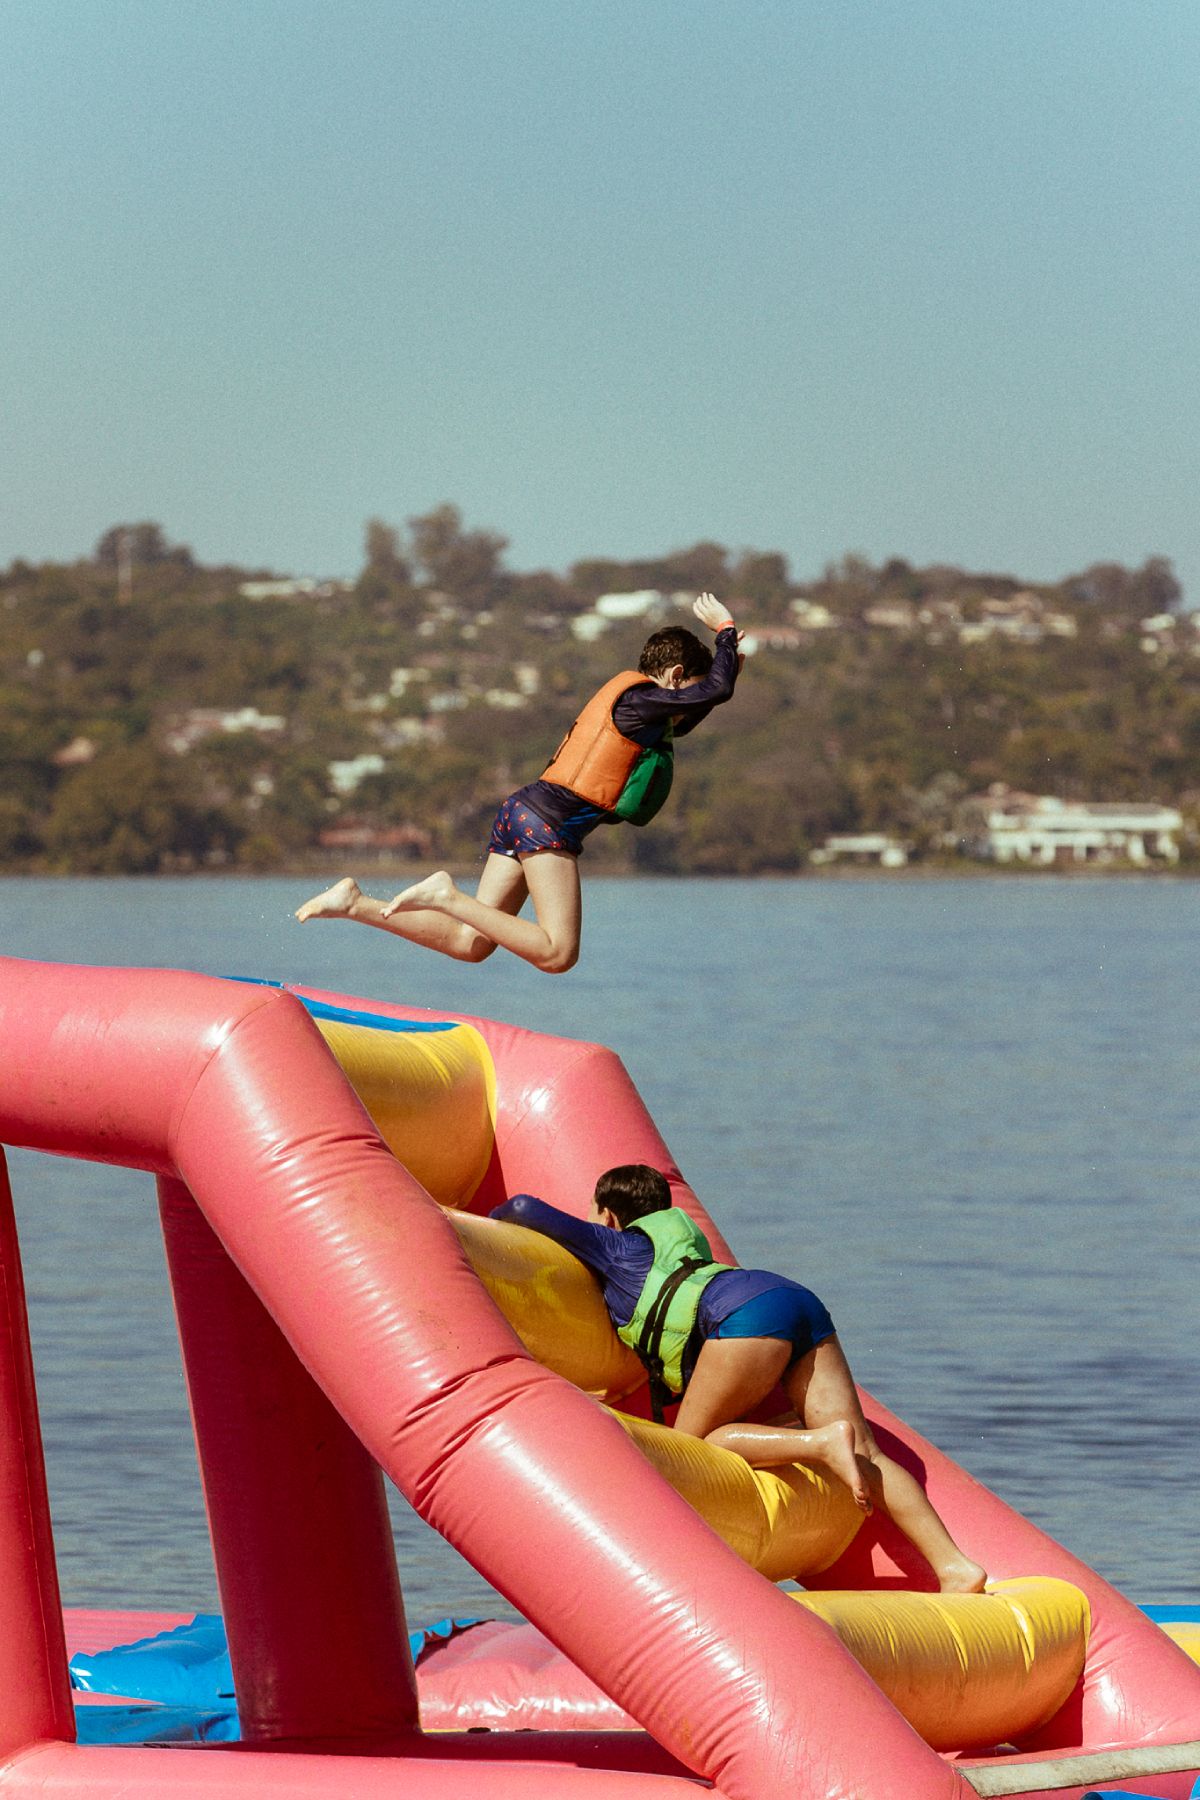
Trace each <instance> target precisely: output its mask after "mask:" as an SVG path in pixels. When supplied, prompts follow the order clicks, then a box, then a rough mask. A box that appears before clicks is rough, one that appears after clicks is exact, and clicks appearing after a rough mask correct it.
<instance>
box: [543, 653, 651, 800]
mask: <svg viewBox="0 0 1200 1800" xmlns="http://www.w3.org/2000/svg"><path fill="white" fill-rule="evenodd" d="M649 683H650V677H649V676H648V675H640V674H639V673H638V672H637V670H636V669H626V670H625V671H624V672H623V673H622V674H620V675H614V676H613V678H612V680H611V681H606V682H605V684H604V686H603V687H602V688H601V689H600V691H599V692H598V693H595V694H593V695H592V697H591V699H590V700H589V701H588V703H587V705H586V706H585V707H584V709H583V711H582V712H581V713H580V715H579V717H578V718H577V719H576V721H575V723H574V724H573V725H572V727H571V729H570V731H568V733H567V735H566V737H565V738H564V739H563V741H562V743H561V744H560V745H559V746H558V749H557V750H556V751H555V752H554V755H553V756H552V757H551V759H550V762H549V765H548V766H547V767H546V768H545V769H544V770H543V771H542V780H543V781H556V782H557V783H558V785H559V786H560V787H565V788H570V790H571V792H572V793H573V794H578V795H579V798H580V799H581V800H590V801H591V803H592V805H593V806H603V807H604V808H605V809H606V811H608V812H611V811H612V809H613V807H614V806H615V805H616V804H617V801H618V800H619V799H620V798H621V790H622V788H623V787H624V786H625V783H626V782H627V781H628V780H629V776H630V773H631V771H632V769H633V765H634V763H635V762H636V761H637V759H638V757H639V756H640V755H641V754H642V746H641V744H635V743H634V741H633V739H632V738H627V737H625V736H624V735H623V734H622V733H621V732H619V731H618V730H617V728H616V726H615V725H614V724H613V719H612V709H613V707H614V706H615V705H616V704H617V701H618V700H619V699H620V697H621V695H622V694H623V693H625V692H626V691H627V690H628V689H629V688H631V687H646V686H648V685H649Z"/></svg>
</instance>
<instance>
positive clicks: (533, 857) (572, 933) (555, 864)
mask: <svg viewBox="0 0 1200 1800" xmlns="http://www.w3.org/2000/svg"><path fill="white" fill-rule="evenodd" d="M510 860H511V859H509V858H507V857H498V856H496V855H494V854H493V855H492V856H491V857H489V858H488V865H487V868H488V869H490V868H491V865H492V863H494V862H500V863H505V862H508V861H510ZM520 874H521V878H522V880H523V882H524V883H525V884H526V886H527V887H528V890H529V897H530V899H531V900H532V901H533V910H534V913H535V915H536V917H535V918H533V919H520V918H517V917H516V916H515V915H516V912H517V909H516V908H515V907H512V908H507V907H504V906H501V905H498V904H497V903H496V902H495V901H493V900H491V899H490V896H489V894H488V893H485V891H484V885H483V883H482V882H481V883H480V888H479V894H478V896H472V895H470V894H464V893H463V892H462V890H461V888H457V887H455V885H454V883H453V881H452V880H451V879H450V877H449V875H447V874H446V872H445V870H444V869H439V870H438V872H437V873H436V874H435V875H430V876H427V878H426V879H425V880H424V881H418V882H417V883H416V884H415V885H414V886H413V887H410V888H405V890H404V892H403V893H401V894H397V895H396V898H395V899H394V900H391V901H389V902H388V904H387V905H386V906H385V907H384V908H383V909H382V911H381V914H380V923H383V924H387V925H388V926H390V927H391V928H392V929H393V930H398V931H402V930H403V927H402V926H401V924H400V920H401V919H403V918H404V917H406V916H407V917H409V918H412V917H414V916H415V917H423V916H424V915H426V914H427V913H431V914H433V915H434V916H437V915H439V914H441V915H444V916H445V918H446V919H447V920H449V921H453V922H456V923H457V925H458V926H459V927H460V928H465V929H467V930H469V931H470V932H472V933H476V934H478V935H479V936H480V937H483V938H486V939H488V940H489V941H490V942H491V943H492V944H499V945H500V947H501V948H502V949H504V950H511V951H512V952H513V954H514V956H520V957H523V958H524V960H525V961H526V962H528V963H532V964H533V966H534V968H535V969H542V970H544V972H545V973H546V974H548V975H561V974H563V973H564V972H565V971H566V970H567V969H573V968H574V967H575V964H576V962H577V960H578V957H579V934H580V930H581V926H582V907H581V900H580V891H579V862H578V858H576V857H574V856H569V855H568V854H567V853H566V851H563V850H537V851H534V852H533V853H532V854H530V855H528V856H523V857H522V858H521V863H520ZM484 875H485V878H486V875H487V869H485V870H484ZM393 921H395V923H393Z"/></svg>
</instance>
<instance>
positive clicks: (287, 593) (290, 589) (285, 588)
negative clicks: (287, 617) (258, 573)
mask: <svg viewBox="0 0 1200 1800" xmlns="http://www.w3.org/2000/svg"><path fill="white" fill-rule="evenodd" d="M348 587H349V583H348V582H345V581H315V580H314V579H313V577H312V576H311V575H299V576H296V577H294V578H290V579H288V580H282V581H243V582H242V583H241V584H240V585H239V587H238V593H239V594H240V595H241V596H242V599H243V600H311V599H312V598H313V596H314V595H317V596H318V597H319V598H321V599H328V597H329V595H330V594H336V593H339V592H340V593H345V592H346V591H347V589H348Z"/></svg>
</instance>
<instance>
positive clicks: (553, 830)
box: [296, 594, 741, 975]
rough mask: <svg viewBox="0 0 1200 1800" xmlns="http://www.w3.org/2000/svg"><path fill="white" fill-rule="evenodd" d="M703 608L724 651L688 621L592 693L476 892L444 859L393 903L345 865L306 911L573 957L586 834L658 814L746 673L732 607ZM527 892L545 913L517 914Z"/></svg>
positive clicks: (503, 822)
mask: <svg viewBox="0 0 1200 1800" xmlns="http://www.w3.org/2000/svg"><path fill="white" fill-rule="evenodd" d="M692 610H693V612H694V613H695V615H696V617H697V618H698V619H699V620H700V621H701V622H702V623H703V624H705V625H707V626H708V628H709V630H710V631H713V632H715V634H716V654H715V655H714V654H713V652H712V651H711V650H709V649H708V648H707V646H706V645H704V644H702V643H701V642H700V640H699V638H697V637H696V636H695V635H694V634H693V633H692V632H690V631H686V630H684V628H683V627H682V626H678V625H674V626H668V627H666V629H664V630H662V631H656V632H655V633H654V635H653V636H652V637H651V638H649V639H648V640H647V642H646V644H645V647H644V648H643V650H642V654H641V657H640V659H639V661H638V666H637V669H636V670H632V669H627V670H625V671H623V672H622V673H621V674H620V675H615V676H614V677H613V679H612V680H611V681H609V682H606V683H605V685H604V686H603V687H602V688H601V689H600V690H599V692H598V693H596V694H594V695H593V696H592V698H591V700H589V701H588V704H587V705H586V706H585V707H584V709H583V711H582V712H581V713H580V714H579V717H578V718H577V719H576V720H575V723H574V724H573V725H572V726H571V729H570V730H569V731H568V733H567V735H566V737H565V738H564V739H563V741H562V743H561V744H560V745H559V747H558V749H557V750H556V751H555V753H554V756H553V758H552V759H551V761H550V763H549V765H548V767H547V768H546V769H545V771H544V772H543V774H542V776H541V778H540V779H539V780H537V781H534V782H531V783H530V784H529V786H527V787H523V788H519V789H518V790H517V792H516V793H515V794H510V795H509V797H508V799H507V800H505V801H504V802H503V804H502V805H501V807H500V810H499V812H498V813H497V814H496V820H495V823H494V824H493V826H492V835H491V840H490V842H489V844H488V858H487V862H486V863H485V864H484V869H483V874H482V875H481V877H480V880H479V887H478V891H477V892H476V894H475V895H474V896H472V895H470V894H464V893H463V891H462V889H461V888H458V887H456V886H455V884H454V882H453V881H452V880H451V878H450V876H449V875H448V874H447V873H446V871H445V870H444V869H439V870H438V872H437V873H436V874H434V875H429V876H427V877H426V879H425V880H424V881H418V882H417V883H416V884H415V885H414V886H412V887H409V888H405V889H404V891H403V893H400V894H397V895H396V896H395V898H394V899H392V900H389V901H387V902H386V903H385V902H384V901H381V900H373V899H372V898H371V897H370V895H368V894H364V893H363V892H362V890H361V889H360V887H359V885H358V883H357V882H356V881H355V880H354V879H353V877H351V876H346V877H345V878H344V879H343V880H341V881H337V882H335V883H334V885H333V886H332V887H331V888H328V889H327V890H326V891H325V892H324V893H323V894H317V895H315V896H314V897H313V898H312V899H311V900H308V901H306V902H305V904H304V905H303V906H302V907H300V908H299V910H298V911H297V913H296V917H297V918H298V919H299V920H300V921H301V923H302V924H303V923H304V922H305V921H306V920H308V919H353V920H355V921H356V922H357V923H359V924H362V925H377V926H379V927H380V928H381V929H382V930H384V931H391V932H394V933H395V934H396V936H397V937H402V938H407V939H408V940H409V942H410V943H414V944H424V945H425V947H426V948H427V949H429V950H440V951H441V952H442V954H443V955H444V956H453V957H455V958H457V960H458V961H460V962H483V960H484V958H485V957H488V956H490V955H491V954H492V951H493V950H495V948H496V946H497V945H499V946H500V947H501V948H502V949H505V950H511V951H512V952H513V953H514V955H516V956H521V957H524V959H525V961H526V962H529V963H532V964H533V966H534V968H535V969H542V970H544V971H545V972H546V974H548V975H561V974H562V973H563V972H564V971H565V970H567V969H571V968H574V966H575V963H576V961H577V959H578V956H579V934H580V929H581V924H582V917H581V899H580V891H579V858H580V856H581V855H582V854H583V840H584V838H585V837H586V835H587V833H588V832H589V831H592V830H594V829H595V827H596V826H597V825H600V824H605V823H608V824H612V823H616V822H617V821H619V820H621V819H628V820H630V822H631V823H633V824H639V825H640V824H644V823H645V822H646V820H647V819H649V818H652V817H653V815H654V814H655V813H656V812H657V811H658V809H659V807H661V805H662V803H663V801H664V800H665V799H666V797H667V793H668V791H669V789H670V785H671V774H672V768H673V763H672V743H673V740H674V739H675V738H678V737H683V736H684V735H685V733H687V732H689V731H694V730H695V728H696V726H697V725H699V723H700V721H701V720H702V719H706V718H707V717H708V715H709V713H710V712H711V711H712V709H713V707H714V706H719V705H720V704H721V703H722V701H725V700H728V699H729V697H730V695H731V694H732V693H733V689H734V684H735V682H736V681H737V677H738V670H739V668H740V665H741V658H740V656H739V653H738V642H739V633H738V631H737V629H736V627H735V626H734V623H733V620H732V619H731V618H730V616H729V612H728V609H727V608H726V607H724V606H722V605H721V603H720V602H719V601H718V600H715V599H714V598H713V596H712V595H711V594H701V596H700V598H699V599H698V600H697V601H696V602H695V604H694V606H693V608H692ZM527 897H528V898H530V899H532V901H533V910H534V915H535V917H534V918H533V919H522V918H518V916H517V915H518V914H519V912H520V910H521V907H522V906H523V905H524V903H525V900H526V898H527Z"/></svg>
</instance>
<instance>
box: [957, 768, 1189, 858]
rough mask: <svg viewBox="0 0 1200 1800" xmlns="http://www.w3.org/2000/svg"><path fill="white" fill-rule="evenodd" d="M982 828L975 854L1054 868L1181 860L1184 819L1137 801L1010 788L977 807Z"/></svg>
mask: <svg viewBox="0 0 1200 1800" xmlns="http://www.w3.org/2000/svg"><path fill="white" fill-rule="evenodd" d="M974 806H975V808H976V810H977V811H978V813H979V815H980V819H981V823H980V827H979V829H978V830H977V832H975V833H974V834H973V835H972V836H970V837H969V838H968V839H967V840H966V841H965V845H964V847H965V848H966V850H967V851H968V853H969V854H971V855H974V856H980V857H985V858H989V859H990V860H992V861H994V862H1001V863H1011V862H1023V863H1030V864H1032V865H1035V866H1039V867H1043V868H1045V867H1049V866H1051V865H1054V864H1066V865H1070V864H1078V863H1096V864H1103V863H1111V862H1117V861H1126V862H1131V863H1135V864H1137V865H1139V866H1148V865H1149V864H1151V863H1153V862H1165V863H1176V862H1178V861H1179V833H1180V831H1181V830H1182V828H1183V818H1182V815H1181V814H1180V813H1179V812H1178V810H1177V809H1176V808H1175V807H1173V806H1160V805H1158V804H1157V803H1156V802H1153V801H1148V802H1137V801H1072V800H1059V799H1057V798H1056V797H1055V796H1054V795H1052V794H1039V795H1033V794H1018V793H1013V792H1012V791H1010V790H1008V789H1004V788H997V789H993V790H991V791H989V793H987V794H985V795H983V796H982V797H980V798H979V799H978V800H976V801H975V802H974Z"/></svg>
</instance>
